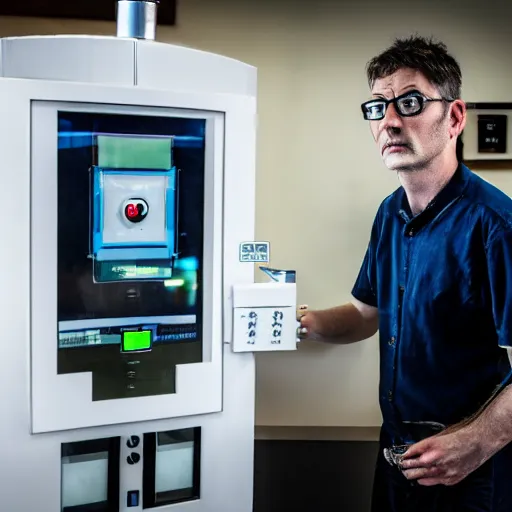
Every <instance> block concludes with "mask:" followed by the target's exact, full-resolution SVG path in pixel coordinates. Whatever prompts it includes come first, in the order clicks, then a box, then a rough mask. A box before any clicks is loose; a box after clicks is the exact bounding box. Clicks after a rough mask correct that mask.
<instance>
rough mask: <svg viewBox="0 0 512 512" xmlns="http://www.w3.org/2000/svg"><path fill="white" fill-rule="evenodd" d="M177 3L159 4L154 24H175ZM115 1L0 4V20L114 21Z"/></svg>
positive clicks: (48, 0)
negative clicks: (18, 18)
mask: <svg viewBox="0 0 512 512" xmlns="http://www.w3.org/2000/svg"><path fill="white" fill-rule="evenodd" d="M176 2H177V0H160V1H159V4H158V24H159V25H175V24H176ZM116 6H117V0H21V1H18V2H13V1H8V0H1V1H0V16H23V17H35V18H67V19H78V20H96V21H115V20H116Z"/></svg>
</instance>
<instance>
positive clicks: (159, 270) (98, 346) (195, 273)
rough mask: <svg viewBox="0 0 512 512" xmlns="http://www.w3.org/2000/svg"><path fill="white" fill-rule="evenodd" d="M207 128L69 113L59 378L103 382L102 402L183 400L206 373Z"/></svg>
mask: <svg viewBox="0 0 512 512" xmlns="http://www.w3.org/2000/svg"><path fill="white" fill-rule="evenodd" d="M206 125H207V119H205V118H189V117H179V116H176V115H174V116H153V115H142V114H141V115H134V114H121V113H118V114H112V113H102V112H96V113H94V112H88V111H59V112H58V331H59V339H58V349H59V351H58V352H59V357H58V372H59V373H75V372H83V371H92V372H93V373H94V375H95V377H94V379H93V381H94V382H93V387H94V390H93V397H94V399H98V400H100V399H109V398H118V397H123V396H137V395H138V394H139V395H150V394H156V393H169V392H174V369H175V365H176V364H188V363H197V362H202V357H203V351H202V342H203V340H202V325H203V302H202V298H203V289H202V275H203V250H204V246H203V239H204V215H205V212H204V204H205V187H204V179H205V166H206V158H205V143H206V135H205V134H206ZM98 350H99V351H101V354H100V352H98ZM140 351H146V352H145V354H144V357H143V358H142V359H140V358H139V359H137V363H140V364H139V366H138V367H137V368H134V367H133V366H126V365H128V364H129V361H128V360H126V359H123V360H121V359H120V354H123V356H127V355H129V353H130V352H134V353H135V352H140ZM99 354H100V355H99ZM134 356H135V354H134ZM133 364H135V363H133ZM123 365H124V366H123ZM165 365H167V366H165ZM127 375H130V376H131V378H130V380H129V381H126V378H127V377H126V376H127ZM146 375H150V376H151V379H148V378H146V377H145V376H146ZM134 376H135V377H134ZM116 379H117V380H116ZM137 379H138V380H137Z"/></svg>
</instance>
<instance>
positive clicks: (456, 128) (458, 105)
mask: <svg viewBox="0 0 512 512" xmlns="http://www.w3.org/2000/svg"><path fill="white" fill-rule="evenodd" d="M466 112H467V107H466V104H465V103H464V102H463V101H462V100H455V101H453V102H452V104H451V106H450V131H451V133H450V135H451V136H452V137H458V136H459V135H460V134H461V133H462V131H463V130H464V128H465V126H466V118H467V115H466Z"/></svg>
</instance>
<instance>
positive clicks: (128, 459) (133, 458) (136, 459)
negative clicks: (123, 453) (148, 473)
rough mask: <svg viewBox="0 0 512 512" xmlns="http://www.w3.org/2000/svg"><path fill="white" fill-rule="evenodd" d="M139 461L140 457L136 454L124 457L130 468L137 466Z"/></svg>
mask: <svg viewBox="0 0 512 512" xmlns="http://www.w3.org/2000/svg"><path fill="white" fill-rule="evenodd" d="M139 461H140V455H139V454H138V453H137V452H132V453H130V455H128V457H126V462H128V464H130V466H133V465H134V464H137V463H138V462H139Z"/></svg>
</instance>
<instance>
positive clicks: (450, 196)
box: [395, 163, 471, 229]
mask: <svg viewBox="0 0 512 512" xmlns="http://www.w3.org/2000/svg"><path fill="white" fill-rule="evenodd" d="M470 173H471V171H470V170H469V169H468V168H467V167H466V166H465V165H464V164H463V163H459V165H458V166H457V169H456V170H455V173H454V174H453V176H452V177H451V178H450V181H449V182H448V183H447V184H446V185H445V187H444V188H442V189H441V191H440V192H439V193H438V194H437V195H436V197H434V199H432V201H430V203H429V204H428V205H427V207H426V208H425V209H424V210H423V211H422V212H420V213H419V214H418V215H416V216H413V215H412V213H411V209H410V206H409V202H408V200H407V195H406V193H405V190H404V188H403V187H400V188H399V189H398V191H397V196H396V204H395V206H396V213H397V215H398V216H399V218H400V219H402V221H404V222H405V223H407V224H409V225H414V226H415V227H416V228H417V229H419V228H421V227H422V226H424V225H426V224H428V223H429V222H430V221H431V220H433V219H435V218H436V217H437V216H438V215H439V214H440V213H441V212H442V211H443V210H444V209H445V208H446V207H447V206H448V205H450V204H451V203H453V202H454V201H456V200H458V199H460V198H461V197H462V195H463V193H464V190H465V188H466V185H467V183H468V179H469V176H470Z"/></svg>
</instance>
